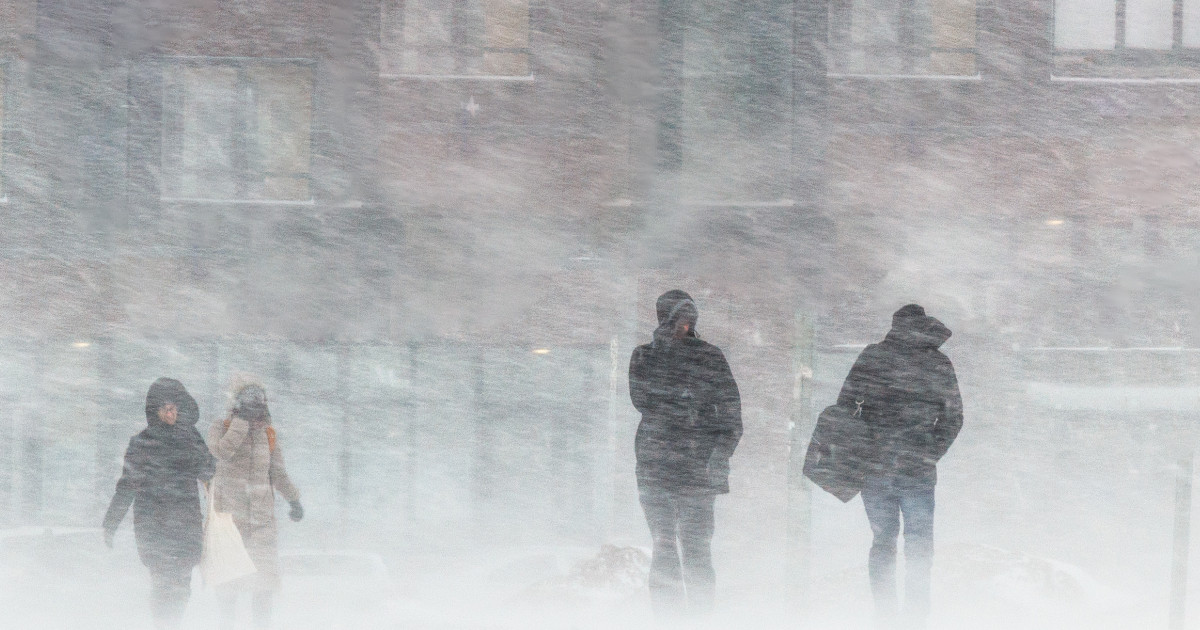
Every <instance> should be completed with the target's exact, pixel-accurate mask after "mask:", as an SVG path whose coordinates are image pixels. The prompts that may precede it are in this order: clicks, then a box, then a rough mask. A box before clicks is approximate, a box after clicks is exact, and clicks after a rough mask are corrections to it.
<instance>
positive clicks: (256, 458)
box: [209, 379, 304, 628]
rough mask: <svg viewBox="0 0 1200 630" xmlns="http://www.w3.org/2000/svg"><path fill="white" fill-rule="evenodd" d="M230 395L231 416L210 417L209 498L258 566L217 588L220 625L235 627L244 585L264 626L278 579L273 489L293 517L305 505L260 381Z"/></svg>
mask: <svg viewBox="0 0 1200 630" xmlns="http://www.w3.org/2000/svg"><path fill="white" fill-rule="evenodd" d="M231 394H232V398H233V406H232V408H231V409H230V410H229V415H228V416H226V417H225V418H221V419H219V420H217V421H216V422H213V424H212V428H211V429H210V430H209V443H210V444H212V450H213V453H214V454H215V455H216V456H217V474H216V476H215V477H214V478H213V501H214V504H215V509H216V510H217V511H218V512H227V513H229V514H231V515H232V516H233V522H234V524H235V525H237V528H238V531H239V532H240V533H241V535H242V542H243V543H244V544H245V545H246V551H247V552H248V553H249V554H250V559H251V560H253V561H254V568H255V569H256V571H255V573H253V574H251V575H249V576H247V577H246V578H243V579H240V580H234V581H233V582H232V583H231V584H228V585H223V586H221V587H220V591H221V592H220V593H219V598H220V607H221V625H222V627H225V628H231V627H233V623H234V621H235V615H236V607H237V599H238V594H239V592H241V591H246V590H248V591H250V593H251V595H252V597H251V610H252V615H253V617H254V625H255V626H256V627H259V628H265V627H267V626H269V625H270V620H271V602H272V599H273V597H274V594H275V591H277V590H279V583H280V579H279V551H278V548H277V543H276V540H277V539H276V524H275V493H276V492H279V493H280V494H281V495H283V498H284V499H287V501H288V503H289V504H290V506H291V511H290V512H289V517H290V518H291V519H292V520H293V521H299V520H300V519H301V518H303V517H304V508H303V507H302V506H301V505H300V491H299V490H297V489H296V486H295V485H294V484H293V483H292V481H291V478H289V477H288V473H287V468H286V467H285V466H284V463H283V445H282V444H281V443H280V440H279V439H278V436H277V434H276V431H275V427H274V426H273V425H272V420H271V411H270V409H269V408H268V407H267V394H266V391H265V390H264V389H263V386H262V384H261V383H258V382H257V381H254V380H252V379H245V382H238V383H235V384H234V386H233V387H232V388H231Z"/></svg>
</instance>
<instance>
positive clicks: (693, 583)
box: [679, 494, 717, 615]
mask: <svg viewBox="0 0 1200 630" xmlns="http://www.w3.org/2000/svg"><path fill="white" fill-rule="evenodd" d="M716 498H717V497H716V495H712V494H703V495H690V496H681V497H680V498H679V547H680V550H681V551H682V556H683V584H684V589H685V590H686V592H687V601H688V612H689V613H692V614H699V615H705V614H708V613H709V612H712V608H713V599H714V597H715V595H716V584H717V580H716V572H715V571H713V563H712V539H713V505H714V503H715V501H716Z"/></svg>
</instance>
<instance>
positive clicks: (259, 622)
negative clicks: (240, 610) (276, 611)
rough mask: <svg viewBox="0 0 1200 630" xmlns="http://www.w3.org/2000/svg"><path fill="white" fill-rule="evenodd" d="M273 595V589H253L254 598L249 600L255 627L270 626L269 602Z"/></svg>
mask: <svg viewBox="0 0 1200 630" xmlns="http://www.w3.org/2000/svg"><path fill="white" fill-rule="evenodd" d="M274 597H275V593H274V592H273V591H254V598H253V599H252V600H250V610H251V614H252V617H253V618H254V627H255V628H270V627H271V603H272V601H273V599H274Z"/></svg>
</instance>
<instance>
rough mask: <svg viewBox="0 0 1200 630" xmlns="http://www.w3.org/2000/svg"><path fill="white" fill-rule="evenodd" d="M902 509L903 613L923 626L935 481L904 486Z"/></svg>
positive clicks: (927, 601)
mask: <svg viewBox="0 0 1200 630" xmlns="http://www.w3.org/2000/svg"><path fill="white" fill-rule="evenodd" d="M900 509H901V511H902V512H903V513H904V566H905V580H904V616H905V618H906V619H907V620H909V621H911V622H912V624H913V625H914V626H915V627H921V626H923V624H924V622H925V619H926V617H928V616H929V607H930V577H931V574H932V570H933V509H934V484H933V483H924V482H918V483H914V484H911V485H908V486H907V487H905V488H903V489H902V490H901V492H900Z"/></svg>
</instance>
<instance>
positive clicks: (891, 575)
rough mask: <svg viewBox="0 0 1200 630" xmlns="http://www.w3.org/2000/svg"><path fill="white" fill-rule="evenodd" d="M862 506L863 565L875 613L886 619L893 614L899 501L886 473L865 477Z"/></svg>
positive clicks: (877, 616)
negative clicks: (867, 536) (867, 546)
mask: <svg viewBox="0 0 1200 630" xmlns="http://www.w3.org/2000/svg"><path fill="white" fill-rule="evenodd" d="M862 499H863V507H865V508H866V511H867V521H869V522H870V523H871V533H872V534H873V536H874V538H873V539H872V542H871V555H870V559H869V561H868V563H867V569H868V572H869V573H870V576H871V594H872V595H873V596H874V597H875V615H876V618H877V619H878V620H879V621H880V622H881V623H885V624H886V623H889V622H890V620H891V619H892V618H894V617H895V615H896V608H897V606H898V603H897V597H896V539H897V538H898V537H899V535H900V501H899V498H898V497H897V496H896V494H895V492H894V490H893V488H892V482H891V479H890V478H888V477H871V478H868V479H867V481H866V483H865V484H864V485H863V489H862Z"/></svg>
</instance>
